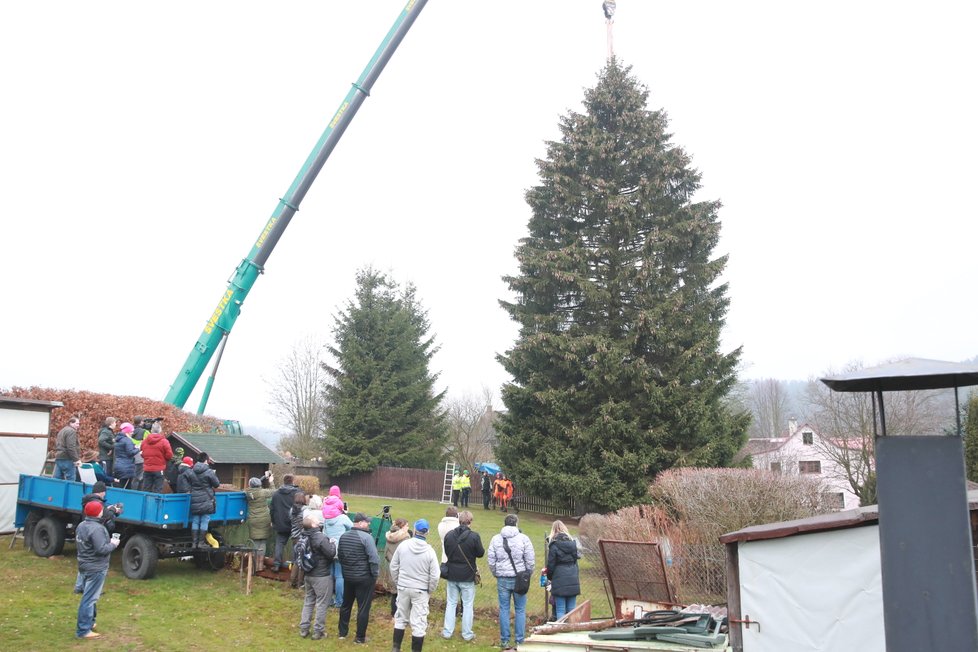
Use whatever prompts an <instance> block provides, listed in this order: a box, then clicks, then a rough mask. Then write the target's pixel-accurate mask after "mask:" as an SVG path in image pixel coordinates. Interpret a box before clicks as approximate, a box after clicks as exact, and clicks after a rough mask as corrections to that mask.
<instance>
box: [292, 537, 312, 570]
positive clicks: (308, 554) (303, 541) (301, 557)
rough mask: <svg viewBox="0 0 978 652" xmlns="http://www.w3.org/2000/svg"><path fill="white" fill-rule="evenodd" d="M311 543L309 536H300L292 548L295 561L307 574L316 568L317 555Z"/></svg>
mask: <svg viewBox="0 0 978 652" xmlns="http://www.w3.org/2000/svg"><path fill="white" fill-rule="evenodd" d="M310 543H311V542H310V541H309V535H308V534H300V535H299V538H298V539H296V540H295V545H294V546H293V547H292V553H293V555H294V557H295V559H294V560H293V561H294V562H295V563H296V564H299V567H300V568H302V570H303V571H304V572H306V573H308V572H309V571H311V570H312V569H314V568H315V567H316V553H315V552H313V549H312V546H311V545H310Z"/></svg>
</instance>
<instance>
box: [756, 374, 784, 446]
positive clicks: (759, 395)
mask: <svg viewBox="0 0 978 652" xmlns="http://www.w3.org/2000/svg"><path fill="white" fill-rule="evenodd" d="M747 407H748V409H749V410H750V411H751V413H752V414H753V415H754V418H753V420H752V421H751V425H750V430H749V433H750V436H751V437H752V438H770V437H778V436H779V435H780V433H781V430H782V429H783V428H784V427H785V425H786V424H787V423H788V417H789V416H790V415H789V414H788V413H787V410H788V391H787V388H786V387H785V383H784V381H781V380H776V379H774V378H765V379H764V380H753V381H750V384H749V386H748V389H747Z"/></svg>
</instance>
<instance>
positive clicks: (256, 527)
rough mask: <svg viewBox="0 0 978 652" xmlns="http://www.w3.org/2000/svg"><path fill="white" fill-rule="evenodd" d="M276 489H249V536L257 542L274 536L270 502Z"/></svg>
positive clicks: (246, 493)
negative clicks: (269, 508) (269, 507)
mask: <svg viewBox="0 0 978 652" xmlns="http://www.w3.org/2000/svg"><path fill="white" fill-rule="evenodd" d="M274 493H275V490H274V489H260V488H259V489H248V491H246V492H245V495H246V496H247V497H248V535H249V536H250V537H251V538H252V539H255V540H257V541H261V540H264V539H267V538H269V537H271V536H272V514H271V512H270V511H269V510H268V500H269V499H270V498H271V497H272V495H273V494H274Z"/></svg>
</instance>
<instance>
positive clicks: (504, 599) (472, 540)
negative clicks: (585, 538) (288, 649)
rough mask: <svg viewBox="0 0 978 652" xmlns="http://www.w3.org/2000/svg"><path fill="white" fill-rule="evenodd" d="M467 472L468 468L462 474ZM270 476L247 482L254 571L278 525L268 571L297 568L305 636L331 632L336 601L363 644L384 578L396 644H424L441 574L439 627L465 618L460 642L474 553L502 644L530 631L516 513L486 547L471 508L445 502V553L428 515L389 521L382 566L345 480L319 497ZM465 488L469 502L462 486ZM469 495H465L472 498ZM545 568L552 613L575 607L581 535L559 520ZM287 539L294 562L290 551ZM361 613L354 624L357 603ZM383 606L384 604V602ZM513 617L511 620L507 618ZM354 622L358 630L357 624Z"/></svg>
mask: <svg viewBox="0 0 978 652" xmlns="http://www.w3.org/2000/svg"><path fill="white" fill-rule="evenodd" d="M460 475H462V477H465V474H464V473H463V474H460ZM273 480H274V478H273V477H272V476H271V475H270V474H266V476H265V477H263V478H252V479H251V480H250V481H249V488H248V490H247V492H246V493H247V496H248V502H249V509H248V515H249V516H248V527H249V533H250V536H251V540H252V542H253V544H254V546H255V550H256V552H257V553H258V554H257V557H258V560H259V561H258V564H259V566H258V569H259V570H260V569H262V568H264V566H263V563H264V561H263V558H264V554H265V551H266V546H267V545H268V543H269V541H268V540H269V539H270V537H271V534H272V532H274V533H275V545H274V553H273V555H272V559H271V565H270V568H269V570H271V571H273V572H279V571H283V570H284V569H285V568H286V567H287V566H290V567H291V572H290V581H291V584H292V586H293V587H296V588H298V587H300V586H303V587H304V590H305V597H304V600H303V603H302V611H301V614H300V618H299V625H298V629H299V635H300V636H302V637H303V638H305V637H310V636H311V638H312V639H314V640H319V639H322V638H325V637H326V636H327V633H326V612H327V610H328V608H329V607H330V606H333V607H335V608H338V609H339V615H338V620H337V629H336V635H337V636H338V637H339V638H340V639H345V638H347V637H350V636H351V635H352V638H353V642H354V643H355V644H363V643H365V642H366V638H367V629H368V625H369V622H370V611H371V607H372V602H373V599H374V589H375V586H376V585H377V584H378V581H379V582H380V583H381V584H382V585H384V587H385V588H386V590H387V592H388V593H390V595H391V598H390V617H391V619H392V623H393V627H394V632H393V640H392V650H395V651H396V650H400V649H401V648H402V646H404V645H406V639H407V633H408V631H410V649H411V650H412V652H414V651H416V650H417V651H420V650H421V649H422V647H423V645H424V639H425V637H426V636H427V635H428V620H429V615H430V613H429V605H430V598H431V596H432V595H435V594H436V593H437V590H438V585H439V583H440V580H442V579H444V580H445V612H444V615H443V618H442V624H441V631H440V635H441V636H442V637H444V638H446V639H451V638H452V637H453V636H454V635H455V630H456V628H457V625H458V623H459V617H458V611H459V607H461V620H460V622H461V627H460V636H461V638H462V640H465V641H471V640H473V639H474V638H475V631H474V629H473V626H474V621H475V598H476V592H477V591H478V590H479V587H480V586H481V585H482V578H481V576H480V575H479V570H478V560H479V559H482V558H484V557H486V556H488V559H487V561H488V565H489V570H490V572H491V573H492V576H493V577H494V578H495V581H496V593H497V598H498V604H499V613H500V616H499V638H500V644H501V645H502V647H503V648H509V647H510V646H511V645H512V646H514V647H515V646H516V645H519V644H520V643H522V642H523V640H524V638H525V636H526V594H525V593H522V594H521V593H519V592H518V591H517V590H516V588H517V587H516V578H517V575H518V574H519V573H521V572H522V571H529V572H530V573H532V572H533V571H534V567H535V565H536V560H535V556H534V550H533V545H532V543H531V541H530V539H529V537H527V536H526V535H525V534H523V533H522V532H521V531H520V529H519V517H518V516H517V515H516V514H507V515H506V516H505V519H504V522H503V527H502V529H501V530H500V531H499V532H498V533H497V534H495V535H493V536H492V538H491V539H490V541H489V543H488V545H487V546H486V545H484V544H483V540H482V537H481V535H480V534H479V533H478V532H477V531H475V530H474V529H473V528H472V525H473V521H474V516H473V514H472V512H471V511H469V510H467V509H462V510H459V508H458V507H456V506H455V505H451V506H449V507H448V508H447V509H446V511H445V516H444V518H442V519H441V521H440V522H439V523H438V524H437V526H436V528H435V530H436V532H437V534H438V537H439V539H440V542H441V555H440V557H439V555H438V554H437V553H436V551H435V548H433V547H432V545H431V543H430V542H429V541H430V540H431V539H430V537H431V536H433V533H432V531H431V526H430V525H429V523H428V521H427V520H426V519H424V518H419V519H417V520H415V521H414V522H413V524H412V523H410V522H409V521H408V519H405V518H397V519H394V520H393V521H391V526H390V529H389V530H388V531H387V532H386V533H385V535H384V544H385V545H384V558H385V560H386V562H387V564H386V566H387V569H386V572H385V570H384V569H383V568H382V564H381V559H380V553H379V551H378V548H377V544H376V542H375V539H374V534H373V533H372V532H371V519H370V518H369V517H368V516H367V515H365V514H364V513H363V512H352V513H351V512H349V510H348V506H347V504H346V503H345V502H344V501H343V496H342V493H341V491H340V488H339V487H338V486H336V485H334V486H332V487H330V489H329V494H328V495H327V496H326V497H325V498H323V497H320V496H317V495H306V494H305V493H304V492H303V491H302V490H301V489H300V488H299V487H298V486H296V484H295V478H294V477H293V476H292V475H286V476H284V477H283V478H282V484H281V486H279V487H278V488H277V489H276V488H274V487H273V486H272V481H273ZM464 488H465V486H464V485H463V486H461V487H460V488H459V500H460V502H461V503H462V504H463V506H464V501H465V498H463V496H465V494H464V493H463V491H462V490H463V489H464ZM466 497H467V496H466ZM548 540H549V542H550V545H549V547H548V557H547V564H548V565H547V568H546V569H545V571H544V572H545V573H548V577H549V578H550V582H551V595H552V596H553V598H554V602H553V603H554V609H555V612H554V615H555V617H557V618H559V617H561V616H563V615H564V613H566V612H567V611H570V610H571V609H573V608H574V606H575V603H576V596H577V595H578V594H579V593H580V582H579V579H578V569H577V560H578V558H579V556H580V554H579V552H578V550H577V544H576V542H575V541H574V540H573V539H572V538H571V537H570V535H569V533H568V531H567V528H566V526H565V525H564V524H563V523H562V522H561V521H555V522H554V523H553V527H552V529H551V532H550V536H549V538H548ZM290 541H291V543H292V548H293V558H292V560H287V559H286V558H285V551H286V550H287V548H288V544H289V542H290ZM354 607H356V619H355V621H354V622H353V623H351V620H352V619H353V610H354ZM385 608H386V607H385ZM511 621H512V625H511ZM351 630H352V631H351Z"/></svg>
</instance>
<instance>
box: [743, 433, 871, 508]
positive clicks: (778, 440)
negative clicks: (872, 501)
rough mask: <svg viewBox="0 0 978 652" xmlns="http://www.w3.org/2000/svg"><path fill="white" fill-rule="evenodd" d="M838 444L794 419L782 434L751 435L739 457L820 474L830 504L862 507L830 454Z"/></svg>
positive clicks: (762, 464)
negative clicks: (754, 436)
mask: <svg viewBox="0 0 978 652" xmlns="http://www.w3.org/2000/svg"><path fill="white" fill-rule="evenodd" d="M835 446H836V444H835V443H834V442H833V441H832V440H830V439H828V438H824V437H821V436H820V435H819V434H818V433H817V432H816V431H815V429H814V428H813V427H812V426H810V425H808V424H807V423H804V424H802V425H798V423H797V422H796V421H795V420H794V419H791V420H790V421H788V429H787V430H786V431H784V432H783V433H782V436H780V437H772V438H752V439H748V440H747V445H746V446H744V448H743V450H741V452H740V453H739V454H738V457H744V456H745V455H750V456H751V459H752V460H753V463H754V468H757V469H765V470H768V471H775V472H777V473H792V474H802V475H813V476H816V477H818V478H819V480H821V482H822V486H823V487H824V494H823V495H824V497H825V501H826V505H828V506H830V507H832V508H833V509H852V508H854V507H859V497H858V496H856V494H854V493H853V492H852V487H850V486H849V483H848V482H846V480H845V473H844V470H843V468H842V467H841V466H840V465H839V463H838V462H837V461H835V460H834V459H832V456H831V455H829V454H828V451H829V450H831V449H832V448H834V447H835Z"/></svg>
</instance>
